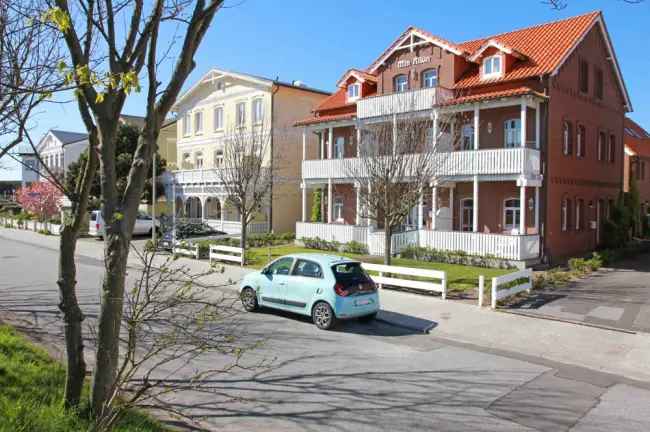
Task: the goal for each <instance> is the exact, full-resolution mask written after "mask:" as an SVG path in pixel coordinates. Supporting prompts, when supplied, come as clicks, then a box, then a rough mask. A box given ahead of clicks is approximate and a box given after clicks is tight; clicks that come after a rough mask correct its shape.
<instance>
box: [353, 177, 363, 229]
mask: <svg viewBox="0 0 650 432" xmlns="http://www.w3.org/2000/svg"><path fill="white" fill-rule="evenodd" d="M354 187H355V189H356V190H357V202H356V206H357V208H356V220H355V222H354V223H355V225H361V184H359V183H357V184H355V185H354Z"/></svg>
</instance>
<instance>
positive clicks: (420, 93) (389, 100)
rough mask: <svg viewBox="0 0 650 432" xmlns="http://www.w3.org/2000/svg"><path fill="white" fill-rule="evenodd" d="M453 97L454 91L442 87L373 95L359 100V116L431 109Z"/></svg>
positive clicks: (375, 115)
mask: <svg viewBox="0 0 650 432" xmlns="http://www.w3.org/2000/svg"><path fill="white" fill-rule="evenodd" d="M451 97H453V93H452V91H451V90H448V89H445V88H442V87H432V88H424V89H418V90H410V91H405V92H400V93H391V94H386V95H381V96H373V97H369V98H364V99H361V100H359V101H358V102H357V117H358V118H360V119H363V118H370V117H381V116H387V115H393V114H402V113H406V112H413V111H424V110H429V109H432V108H433V107H434V106H436V105H438V104H440V103H441V102H444V101H446V100H447V99H449V98H451Z"/></svg>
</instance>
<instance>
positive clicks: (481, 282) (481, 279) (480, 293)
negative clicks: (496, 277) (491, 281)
mask: <svg viewBox="0 0 650 432" xmlns="http://www.w3.org/2000/svg"><path fill="white" fill-rule="evenodd" d="M484 291H485V276H483V275H480V276H479V277H478V307H483V293H484Z"/></svg>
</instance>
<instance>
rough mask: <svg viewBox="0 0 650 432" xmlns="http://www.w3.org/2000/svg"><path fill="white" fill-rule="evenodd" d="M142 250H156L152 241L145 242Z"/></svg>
mask: <svg viewBox="0 0 650 432" xmlns="http://www.w3.org/2000/svg"><path fill="white" fill-rule="evenodd" d="M144 250H145V251H146V252H154V251H155V250H156V245H155V244H154V242H153V241H152V240H147V242H146V243H145V244H144Z"/></svg>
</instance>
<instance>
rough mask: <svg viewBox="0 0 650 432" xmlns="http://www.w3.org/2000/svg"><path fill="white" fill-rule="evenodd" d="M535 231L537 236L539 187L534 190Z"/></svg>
mask: <svg viewBox="0 0 650 432" xmlns="http://www.w3.org/2000/svg"><path fill="white" fill-rule="evenodd" d="M535 231H536V232H537V234H538V235H539V186H538V187H536V188H535Z"/></svg>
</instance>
